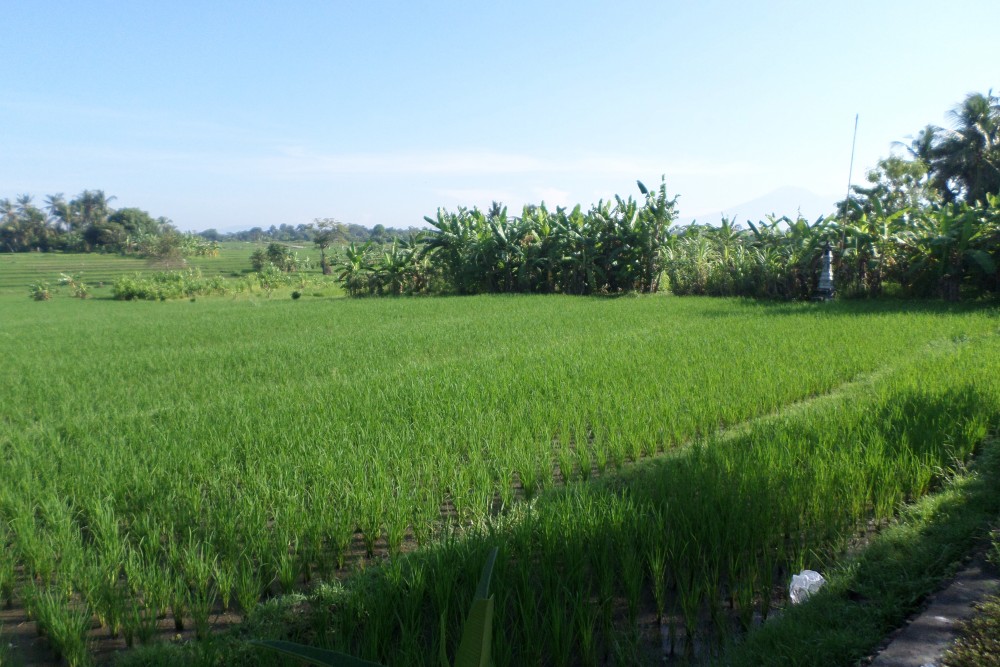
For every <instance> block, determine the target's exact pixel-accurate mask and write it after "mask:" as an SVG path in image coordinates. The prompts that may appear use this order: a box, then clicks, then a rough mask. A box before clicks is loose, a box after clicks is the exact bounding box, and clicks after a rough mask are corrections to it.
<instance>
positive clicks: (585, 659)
mask: <svg viewBox="0 0 1000 667" xmlns="http://www.w3.org/2000/svg"><path fill="white" fill-rule="evenodd" d="M575 597H576V599H575V600H574V604H573V622H574V624H575V626H576V636H577V637H578V647H577V650H578V653H579V657H580V663H581V664H583V665H586V666H587V667H596V665H597V664H598V659H599V652H598V645H597V641H598V637H597V616H598V614H599V611H598V609H597V608H595V607H594V606H593V605H592V604H591V603H590V599H589V598H590V596H589V591H580V592H577V594H576V596H575Z"/></svg>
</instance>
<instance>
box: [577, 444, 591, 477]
mask: <svg viewBox="0 0 1000 667" xmlns="http://www.w3.org/2000/svg"><path fill="white" fill-rule="evenodd" d="M576 465H577V467H578V468H579V470H580V479H582V480H583V481H584V482H586V481H588V480H589V479H590V473H591V468H593V460H592V459H591V455H590V445H589V444H588V443H587V442H586V441H584V442H581V443H578V444H577V446H576Z"/></svg>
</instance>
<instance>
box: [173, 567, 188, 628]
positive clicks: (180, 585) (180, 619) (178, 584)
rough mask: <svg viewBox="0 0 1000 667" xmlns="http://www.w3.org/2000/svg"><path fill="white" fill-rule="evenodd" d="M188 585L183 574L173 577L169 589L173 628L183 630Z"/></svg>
mask: <svg viewBox="0 0 1000 667" xmlns="http://www.w3.org/2000/svg"><path fill="white" fill-rule="evenodd" d="M187 605H188V585H187V581H186V580H185V578H184V577H183V576H175V577H174V585H173V586H172V587H171V589H170V615H171V616H173V618H174V630H176V631H177V632H183V631H184V619H185V617H186V615H187Z"/></svg>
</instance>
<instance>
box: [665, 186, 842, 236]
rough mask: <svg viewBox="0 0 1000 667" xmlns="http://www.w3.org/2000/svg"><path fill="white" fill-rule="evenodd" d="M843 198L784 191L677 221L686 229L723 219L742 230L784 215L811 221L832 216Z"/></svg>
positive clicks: (792, 188) (785, 189) (794, 190)
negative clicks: (768, 218)
mask: <svg viewBox="0 0 1000 667" xmlns="http://www.w3.org/2000/svg"><path fill="white" fill-rule="evenodd" d="M842 198H843V197H842V196H841V197H837V196H835V195H829V196H823V195H818V194H816V193H815V192H810V191H809V190H805V189H803V188H795V187H784V188H778V189H777V190H775V191H773V192H769V193H767V194H766V195H763V196H761V197H757V198H756V199H752V200H750V201H748V202H743V203H742V204H736V205H735V206H727V207H726V208H724V209H721V210H718V211H714V212H710V213H702V214H699V215H694V216H684V217H681V218H678V220H677V224H680V225H687V224H691V222H693V221H695V220H697V221H698V222H701V223H704V224H709V225H717V224H719V221H720V220H722V216H723V215H725V216H727V217H728V218H729V219H730V220H733V221H734V222H737V223H740V224H742V225H743V226H744V227H745V226H746V222H747V220H750V222H757V221H758V220H764V219H766V218H767V216H768V215H770V214H772V213H773V214H774V215H776V216H778V217H779V218H780V217H781V216H783V215H786V216H788V217H789V218H794V217H795V216H796V215H797V214H799V213H801V215H802V217H804V218H806V219H807V220H810V221H813V220H815V219H816V218H818V217H819V216H821V215H823V216H829V215H831V214H832V213H833V212H834V206H835V205H836V203H837V201H838V200H839V199H842Z"/></svg>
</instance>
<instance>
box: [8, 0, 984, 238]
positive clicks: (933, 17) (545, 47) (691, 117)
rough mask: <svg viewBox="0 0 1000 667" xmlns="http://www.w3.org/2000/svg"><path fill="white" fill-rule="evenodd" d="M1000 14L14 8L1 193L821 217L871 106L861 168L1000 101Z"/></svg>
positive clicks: (732, 6)
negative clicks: (643, 187)
mask: <svg viewBox="0 0 1000 667" xmlns="http://www.w3.org/2000/svg"><path fill="white" fill-rule="evenodd" d="M998 24H1000V2H996V0H983V1H972V0H970V1H965V2H963V1H961V0H957V1H956V2H954V3H949V4H947V5H946V4H944V3H940V2H924V1H922V0H910V1H906V2H897V1H871V0H870V1H869V2H838V3H833V2H829V3H818V2H802V1H799V2H768V3H748V2H722V1H719V2H712V1H705V2H697V3H695V2H656V1H628V0H619V1H618V2H614V3H612V2H591V1H587V0H576V1H575V2H540V1H536V2H520V1H512V2H489V3H487V2H472V1H466V2H433V1H429V2H376V1H371V2H333V1H326V2H318V1H317V2H288V3H280V4H279V3H277V2H274V3H265V2H250V1H249V0H246V1H243V2H207V3H206V2H185V1H182V0H176V1H174V2H167V3H152V2H149V3H144V2H134V3H126V2H75V1H73V2H69V1H67V2H45V1H43V0H38V1H31V2H27V1H25V2H18V1H11V2H7V3H5V5H4V10H3V25H4V36H3V38H2V39H0V74H2V81H3V91H4V92H3V95H2V96H0V197H13V196H15V195H17V194H21V193H30V194H33V195H35V196H36V199H37V201H38V202H39V203H41V202H42V200H43V199H44V196H45V195H47V194H53V193H57V192H63V193H66V194H67V195H69V196H72V195H75V194H77V193H78V192H80V191H81V190H83V189H85V188H91V189H93V188H98V189H103V190H104V191H105V192H106V193H107V194H109V195H115V196H116V197H117V200H116V201H115V202H114V205H116V206H138V207H140V208H144V209H146V210H148V211H149V212H150V213H152V214H153V215H154V216H160V215H163V216H166V217H168V218H171V219H172V220H173V221H174V222H175V223H176V224H177V225H178V227H180V228H182V229H197V230H201V229H206V228H210V227H214V228H217V229H245V228H249V227H252V226H262V227H267V226H270V225H272V224H275V225H277V224H281V223H288V224H299V223H305V222H310V221H312V220H313V219H314V218H317V217H334V218H337V219H338V220H342V221H345V222H356V223H360V224H364V225H367V226H371V225H374V224H377V223H381V224H384V225H386V226H396V227H406V226H410V225H419V224H421V222H422V218H423V216H424V215H433V214H434V211H435V210H436V209H437V208H438V207H445V208H451V209H454V208H455V207H457V206H459V205H467V206H473V205H478V206H481V207H483V206H487V205H489V203H490V201H491V200H500V201H504V202H505V203H507V204H509V205H510V206H511V207H512V208H515V209H517V208H519V207H520V206H521V205H522V204H524V203H537V202H539V201H541V200H544V201H545V202H546V203H548V204H550V205H567V204H573V203H576V202H580V203H583V204H584V205H587V204H590V203H592V202H595V201H597V200H598V199H599V198H601V197H605V198H607V197H609V196H612V195H613V194H615V193H618V194H622V195H628V194H635V193H636V192H637V191H636V188H635V181H636V179H641V180H643V181H644V182H646V183H647V184H651V183H658V182H659V179H660V176H661V175H665V176H666V180H667V188H668V191H669V192H670V193H672V194H679V195H680V200H679V206H680V212H681V215H682V216H685V217H692V216H703V218H701V219H702V220H703V221H707V222H716V221H717V215H716V213H717V212H718V211H727V212H730V213H735V214H736V215H739V216H741V217H743V218H745V217H748V216H749V217H751V218H759V217H761V216H763V215H764V214H765V213H767V212H769V211H768V210H741V209H739V206H738V205H739V204H741V203H743V202H748V201H751V200H755V199H758V198H760V197H765V196H766V195H768V194H769V193H772V192H774V191H776V190H782V192H781V193H779V194H778V195H774V196H773V197H771V198H770V199H767V198H766V197H765V199H767V205H770V206H777V207H779V208H781V207H785V208H786V209H790V210H777V211H776V212H778V213H779V214H781V213H788V214H794V213H795V210H794V209H795V207H796V206H799V205H801V206H802V210H803V213H805V214H807V215H808V216H810V217H814V216H815V215H818V214H819V213H822V212H823V210H822V209H823V208H824V206H823V204H822V203H823V202H829V204H831V205H832V203H833V201H834V200H836V199H837V198H840V197H842V196H843V193H844V191H845V190H846V185H847V183H846V181H847V172H848V164H849V160H850V151H851V133H852V131H853V128H854V116H855V114H856V113H857V114H859V115H860V123H859V129H858V145H857V156H856V158H855V169H854V175H855V181H857V180H859V179H860V178H861V177H862V176H863V173H864V171H865V170H866V169H868V168H871V167H873V166H874V165H875V162H876V161H877V160H878V158H879V157H881V156H885V155H887V154H888V153H889V151H890V144H891V142H893V141H896V140H905V139H906V137H907V136H908V135H911V134H915V133H916V132H917V131H918V130H919V129H920V128H922V127H923V126H924V125H926V124H928V123H934V124H939V125H947V123H948V120H947V117H946V112H947V111H948V109H950V108H952V107H953V106H954V105H956V104H958V103H959V102H960V101H961V100H962V99H963V98H964V97H965V95H966V94H967V93H969V92H986V91H987V90H988V89H990V88H993V87H996V88H998V89H1000V41H998V40H996V39H995V34H994V33H995V27H996V26H997V25H998ZM803 191H808V192H809V193H813V194H815V195H818V198H814V197H811V196H810V195H809V194H808V193H805V192H803ZM756 206H757V207H758V209H759V208H760V207H761V206H765V204H763V203H758V204H757V205H756ZM752 208H753V207H751V209H752ZM713 216H715V217H713Z"/></svg>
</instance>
